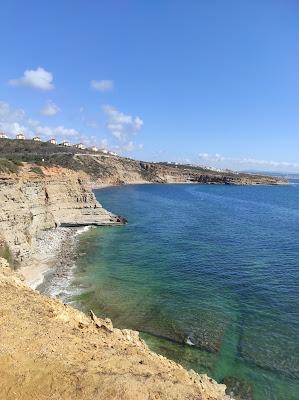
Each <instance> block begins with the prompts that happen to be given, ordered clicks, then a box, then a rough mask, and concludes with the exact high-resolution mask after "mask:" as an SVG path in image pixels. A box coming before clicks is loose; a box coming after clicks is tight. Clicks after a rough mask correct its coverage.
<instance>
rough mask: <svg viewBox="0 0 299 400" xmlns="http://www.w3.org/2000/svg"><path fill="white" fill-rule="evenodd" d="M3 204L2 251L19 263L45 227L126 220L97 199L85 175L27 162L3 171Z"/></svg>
mask: <svg viewBox="0 0 299 400" xmlns="http://www.w3.org/2000/svg"><path fill="white" fill-rule="evenodd" d="M0 205H1V207H0V253H2V254H3V255H5V256H6V258H8V259H9V258H12V259H14V262H15V263H16V264H20V263H22V262H24V261H26V259H28V258H29V257H30V255H31V253H32V252H33V251H34V246H35V238H36V236H37V234H38V233H39V232H40V231H42V230H45V229H50V228H55V227H58V226H81V225H112V224H121V223H123V222H124V221H123V219H122V218H121V217H118V216H115V215H113V214H111V213H110V212H108V211H107V210H105V209H103V208H102V206H101V205H100V204H99V203H98V202H97V201H96V199H95V196H94V194H93V193H92V191H91V190H90V188H89V186H88V184H87V177H86V175H84V174H82V173H77V172H74V171H71V170H67V169H64V168H61V167H51V168H43V167H37V166H34V165H32V164H24V165H23V166H22V167H21V168H20V169H19V170H18V171H17V172H15V173H11V172H2V173H1V174H0Z"/></svg>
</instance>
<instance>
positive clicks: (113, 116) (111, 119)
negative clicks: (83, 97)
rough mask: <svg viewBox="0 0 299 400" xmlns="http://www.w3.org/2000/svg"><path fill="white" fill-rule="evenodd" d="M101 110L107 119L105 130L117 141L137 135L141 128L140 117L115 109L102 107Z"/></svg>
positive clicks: (107, 106) (106, 106)
mask: <svg viewBox="0 0 299 400" xmlns="http://www.w3.org/2000/svg"><path fill="white" fill-rule="evenodd" d="M102 110H103V112H104V114H105V115H106V116H107V117H108V122H107V129H108V130H109V131H110V132H111V134H112V135H113V136H114V137H116V138H117V139H119V140H125V139H126V138H127V137H128V136H129V135H131V134H136V133H138V131H139V130H140V129H141V128H142V126H143V121H142V119H141V118H140V117H138V116H137V117H133V116H132V115H129V114H125V113H123V112H121V111H119V110H117V109H116V108H115V107H112V106H109V105H104V106H103V107H102Z"/></svg>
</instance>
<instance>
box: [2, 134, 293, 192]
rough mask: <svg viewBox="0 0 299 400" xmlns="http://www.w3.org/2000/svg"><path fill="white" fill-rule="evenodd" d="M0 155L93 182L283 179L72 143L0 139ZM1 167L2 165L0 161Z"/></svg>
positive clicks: (257, 181) (272, 181) (265, 181)
mask: <svg viewBox="0 0 299 400" xmlns="http://www.w3.org/2000/svg"><path fill="white" fill-rule="evenodd" d="M0 157H2V159H6V160H8V162H11V163H12V164H9V165H11V168H13V165H15V166H16V167H17V165H19V164H20V163H22V162H30V163H35V164H36V165H43V166H60V167H64V168H68V169H71V170H74V171H83V172H85V173H86V174H87V175H88V176H89V177H90V179H91V181H92V182H93V183H94V184H95V185H101V184H122V183H146V182H156V183H183V182H195V183H196V182H197V183H208V184H211V183H212V184H277V183H286V180H284V179H280V178H276V177H269V176H261V175H253V174H245V173H237V172H233V171H214V170H211V169H208V168H203V167H196V166H191V165H183V164H178V165H177V164H169V163H165V162H157V163H153V162H145V161H138V160H133V159H129V158H125V157H120V156H114V155H109V154H108V155H107V154H104V153H102V152H101V151H99V152H93V151H90V150H81V149H78V148H75V147H64V146H57V145H54V144H51V143H48V142H35V141H32V140H10V139H1V140H0ZM0 171H1V165H0Z"/></svg>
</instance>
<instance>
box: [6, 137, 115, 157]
mask: <svg viewBox="0 0 299 400" xmlns="http://www.w3.org/2000/svg"><path fill="white" fill-rule="evenodd" d="M0 139H11V138H10V137H9V136H7V135H6V134H5V133H3V132H0ZM16 139H17V140H25V139H26V137H25V135H24V133H18V134H17V135H16ZM29 140H33V141H34V142H41V141H42V140H41V138H40V137H39V136H34V137H33V138H32V139H29ZM47 142H48V143H51V144H53V145H56V146H65V147H72V146H73V147H76V148H77V149H80V150H85V149H86V150H91V151H94V152H101V153H104V154H110V155H112V156H117V153H115V152H114V151H110V150H107V149H98V148H97V147H96V146H91V147H87V146H85V144H84V143H77V144H71V143H70V142H69V141H68V140H63V141H62V142H61V143H58V142H57V140H56V139H55V138H54V137H53V138H51V139H49V140H47Z"/></svg>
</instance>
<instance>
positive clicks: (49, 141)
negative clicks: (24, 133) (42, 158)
mask: <svg viewBox="0 0 299 400" xmlns="http://www.w3.org/2000/svg"><path fill="white" fill-rule="evenodd" d="M48 143H51V144H57V140H56V139H54V138H51V139H50V140H48Z"/></svg>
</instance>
